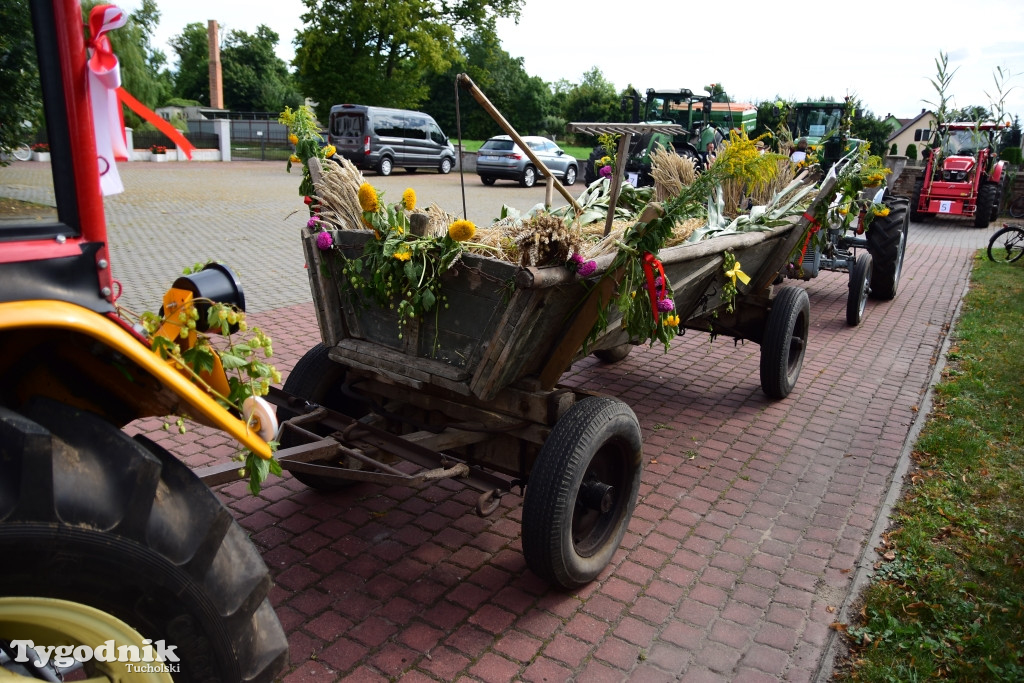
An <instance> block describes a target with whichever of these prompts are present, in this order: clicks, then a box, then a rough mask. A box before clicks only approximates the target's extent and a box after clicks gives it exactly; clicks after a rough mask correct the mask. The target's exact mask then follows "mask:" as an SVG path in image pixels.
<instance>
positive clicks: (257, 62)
mask: <svg viewBox="0 0 1024 683" xmlns="http://www.w3.org/2000/svg"><path fill="white" fill-rule="evenodd" d="M277 41H278V35H277V33H275V32H274V31H272V30H270V29H269V28H268V27H267V26H264V25H262V24H261V25H260V26H258V27H256V33H255V34H252V35H250V34H248V33H246V32H245V31H229V32H228V33H227V36H226V37H225V39H224V47H223V49H222V50H221V70H222V73H223V78H224V104H225V106H227V107H228V108H230V109H235V110H237V111H273V112H279V111H281V110H282V109H284V108H285V107H286V106H288V107H293V108H294V107H298V106H299V105H300V104H302V97H300V96H299V93H298V91H297V90H296V89H295V87H294V86H293V84H292V79H291V75H290V74H289V73H288V66H287V65H286V64H285V63H284V62H283V61H282V60H281V59H280V58H279V57H278V56H277V55H276V54H275V53H274V49H275V48H276V47H277Z"/></svg>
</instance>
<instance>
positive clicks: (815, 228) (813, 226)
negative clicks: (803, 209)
mask: <svg viewBox="0 0 1024 683" xmlns="http://www.w3.org/2000/svg"><path fill="white" fill-rule="evenodd" d="M804 218H806V219H807V220H809V221H810V222H811V226H810V229H808V230H807V237H806V239H804V246H803V247H802V248H801V249H800V263H803V262H804V256H806V255H807V245H808V244H810V243H811V235H813V234H814V233H816V232H818V231H819V230H821V223H819V222H818V221H816V220H814V217H813V216H809V215H808V214H806V213H805V214H804Z"/></svg>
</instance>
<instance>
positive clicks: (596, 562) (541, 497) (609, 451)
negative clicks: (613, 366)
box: [522, 397, 643, 589]
mask: <svg viewBox="0 0 1024 683" xmlns="http://www.w3.org/2000/svg"><path fill="white" fill-rule="evenodd" d="M641 457H642V439H641V434H640V425H639V423H638V422H637V419H636V415H634V414H633V411H632V410H631V409H630V408H629V406H628V405H626V404H625V403H623V402H622V401H619V400H617V399H613V398H607V397H591V398H586V399H584V400H582V401H580V402H578V403H576V404H575V405H573V406H572V408H570V409H569V410H568V411H567V412H566V413H565V415H563V416H562V418H561V419H560V420H559V421H558V422H556V423H555V426H554V428H553V429H552V430H551V434H550V435H549V436H548V439H547V441H545V443H544V446H543V447H541V451H540V454H539V455H538V456H537V462H536V463H535V464H534V466H533V469H532V471H531V472H530V477H529V483H528V485H527V487H526V496H525V498H524V500H523V539H522V540H523V555H524V556H525V557H526V564H527V566H529V568H530V570H531V571H533V573H534V574H537V575H538V576H540V577H541V578H543V579H546V580H547V581H550V582H551V583H554V584H556V585H559V586H561V587H562V588H566V589H574V588H578V587H580V586H583V585H585V584H587V583H588V582H590V581H592V580H594V578H596V577H597V575H598V574H600V573H601V571H602V570H603V569H604V568H605V567H606V566H607V565H608V563H609V562H610V561H611V559H612V555H614V554H615V551H616V550H617V549H618V547H619V544H620V543H621V542H622V537H623V535H624V534H625V533H626V526H627V525H628V524H629V519H630V517H631V516H632V514H633V508H634V506H635V505H636V499H637V492H638V490H639V487H640V475H641V472H642V469H643V465H642V460H641Z"/></svg>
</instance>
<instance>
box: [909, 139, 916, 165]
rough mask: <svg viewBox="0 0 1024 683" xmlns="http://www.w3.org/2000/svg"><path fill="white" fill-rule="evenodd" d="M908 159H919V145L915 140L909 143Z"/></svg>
mask: <svg viewBox="0 0 1024 683" xmlns="http://www.w3.org/2000/svg"><path fill="white" fill-rule="evenodd" d="M907 159H909V160H910V161H917V145H915V144H914V143H913V142H911V143H910V144H909V145H907Z"/></svg>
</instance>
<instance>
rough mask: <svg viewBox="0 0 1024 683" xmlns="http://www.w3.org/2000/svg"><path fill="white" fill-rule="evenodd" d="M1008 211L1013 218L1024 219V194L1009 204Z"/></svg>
mask: <svg viewBox="0 0 1024 683" xmlns="http://www.w3.org/2000/svg"><path fill="white" fill-rule="evenodd" d="M1008 210H1009V212H1010V216H1012V217H1013V218H1024V194H1022V195H1021V196H1019V197H1017V198H1016V199H1014V200H1013V201H1012V202H1010V206H1009V209H1008Z"/></svg>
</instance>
